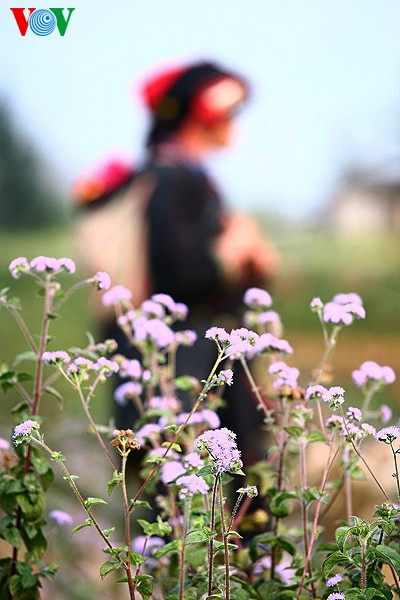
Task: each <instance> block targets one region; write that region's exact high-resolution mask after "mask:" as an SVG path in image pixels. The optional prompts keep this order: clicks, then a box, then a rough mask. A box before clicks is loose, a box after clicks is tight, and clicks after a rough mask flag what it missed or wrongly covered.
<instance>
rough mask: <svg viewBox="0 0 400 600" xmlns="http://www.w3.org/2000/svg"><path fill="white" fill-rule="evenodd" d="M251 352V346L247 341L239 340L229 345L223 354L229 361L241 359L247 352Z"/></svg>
mask: <svg viewBox="0 0 400 600" xmlns="http://www.w3.org/2000/svg"><path fill="white" fill-rule="evenodd" d="M252 350H253V345H252V344H251V342H249V341H247V340H241V341H240V342H237V343H234V344H231V345H229V346H228V347H227V348H226V350H225V353H226V355H227V356H228V357H229V358H230V359H234V358H241V357H243V356H245V354H247V353H248V352H251V351H252Z"/></svg>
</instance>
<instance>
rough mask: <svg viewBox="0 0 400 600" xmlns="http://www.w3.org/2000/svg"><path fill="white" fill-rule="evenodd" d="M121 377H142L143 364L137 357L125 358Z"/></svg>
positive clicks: (121, 367)
mask: <svg viewBox="0 0 400 600" xmlns="http://www.w3.org/2000/svg"><path fill="white" fill-rule="evenodd" d="M120 375H121V377H132V378H133V379H140V377H141V376H142V366H141V364H140V362H139V361H138V360H136V359H135V358H134V359H132V360H129V359H128V358H127V359H125V360H124V361H123V362H122V364H121V366H120Z"/></svg>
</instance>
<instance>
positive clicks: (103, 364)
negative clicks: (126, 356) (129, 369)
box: [94, 356, 119, 377]
mask: <svg viewBox="0 0 400 600" xmlns="http://www.w3.org/2000/svg"><path fill="white" fill-rule="evenodd" d="M94 368H95V369H96V370H97V371H101V372H102V373H103V375H105V376H106V377H110V376H111V375H112V374H113V373H118V371H119V364H118V363H117V362H115V360H109V359H108V358H105V357H104V356H101V357H100V358H99V360H98V361H97V362H96V363H95V364H94Z"/></svg>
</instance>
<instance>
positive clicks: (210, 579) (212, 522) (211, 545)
mask: <svg viewBox="0 0 400 600" xmlns="http://www.w3.org/2000/svg"><path fill="white" fill-rule="evenodd" d="M218 480H219V475H217V476H216V477H215V479H214V485H213V491H212V500H211V519H210V529H211V530H212V531H213V530H214V529H215V504H216V501H217V490H218ZM213 555H214V538H213V537H211V538H210V541H209V543H208V595H209V596H211V594H212V584H213V566H214V556H213Z"/></svg>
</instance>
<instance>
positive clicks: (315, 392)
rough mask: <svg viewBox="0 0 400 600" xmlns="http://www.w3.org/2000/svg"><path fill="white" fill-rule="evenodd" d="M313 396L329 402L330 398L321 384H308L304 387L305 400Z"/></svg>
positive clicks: (311, 398)
mask: <svg viewBox="0 0 400 600" xmlns="http://www.w3.org/2000/svg"><path fill="white" fill-rule="evenodd" d="M315 398H317V399H320V400H322V401H323V402H329V401H330V399H331V396H330V393H329V391H328V390H327V389H326V387H324V386H323V385H310V386H309V387H308V388H307V389H306V400H314V399H315Z"/></svg>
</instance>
